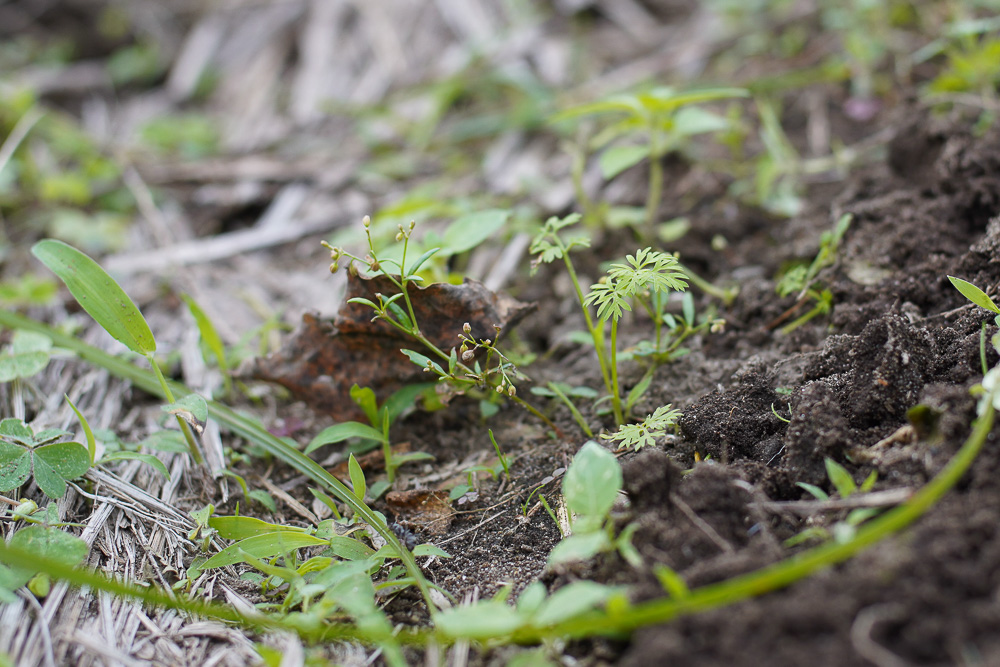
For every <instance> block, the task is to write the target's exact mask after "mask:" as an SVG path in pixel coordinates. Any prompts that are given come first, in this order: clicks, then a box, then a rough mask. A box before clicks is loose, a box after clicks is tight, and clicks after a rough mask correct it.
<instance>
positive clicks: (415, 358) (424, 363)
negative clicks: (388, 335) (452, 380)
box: [400, 350, 445, 375]
mask: <svg viewBox="0 0 1000 667" xmlns="http://www.w3.org/2000/svg"><path fill="white" fill-rule="evenodd" d="M400 352H402V353H403V354H405V355H406V358H407V359H409V360H410V361H412V362H413V363H415V364H416V365H417V366H420V367H421V368H427V367H428V364H429V365H430V368H433V369H434V370H435V371H437V372H438V373H440V374H441V375H445V372H444V369H443V368H441V365H440V364H438V363H437V362H436V361H433V360H431V359H430V358H429V357H426V356H424V355H422V354H420V353H419V352H414V351H413V350H400Z"/></svg>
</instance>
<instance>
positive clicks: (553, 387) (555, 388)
mask: <svg viewBox="0 0 1000 667" xmlns="http://www.w3.org/2000/svg"><path fill="white" fill-rule="evenodd" d="M547 386H548V388H549V391H551V392H552V393H553V394H555V395H556V396H558V397H559V400H560V401H562V402H563V404H565V406H566V407H567V408H569V412H570V414H571V415H573V419H574V420H575V421H576V423H577V426H579V427H580V429H581V430H582V431H583V432H584V433H585V434H586V435H587V437H588V438H593V437H594V432H593V431H592V430H591V429H590V426H588V425H587V422H586V420H585V419H584V418H583V415H581V414H580V411H579V410H577V408H576V406H575V405H573V401H571V400H570V399H569V396H567V395H566V394H565V393H564V392H563V391H562V390H561V389H560V388H559V385H558V384H556V383H555V382H549V383H548V385H547Z"/></svg>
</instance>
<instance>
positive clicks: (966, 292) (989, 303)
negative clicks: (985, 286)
mask: <svg viewBox="0 0 1000 667" xmlns="http://www.w3.org/2000/svg"><path fill="white" fill-rule="evenodd" d="M948 280H950V281H951V284H952V285H954V286H955V289H957V290H958V291H959V292H961V293H962V295H963V296H964V297H965V298H966V299H968V300H969V301H971V302H972V303H974V304H976V305H977V306H979V307H980V308H985V309H986V310H989V311H991V312H994V313H996V314H998V315H1000V307H998V306H997V305H996V304H995V303H993V299H991V298H990V297H989V295H988V294H986V292H984V291H983V290H981V289H979V288H978V287H976V286H975V285H973V284H972V283H970V282H967V281H965V280H962V279H961V278H956V277H955V276H948Z"/></svg>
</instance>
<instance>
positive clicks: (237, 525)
mask: <svg viewBox="0 0 1000 667" xmlns="http://www.w3.org/2000/svg"><path fill="white" fill-rule="evenodd" d="M208 525H209V526H211V527H212V528H214V529H215V530H217V531H218V532H219V536H220V537H222V538H224V539H227V540H245V539H246V538H248V537H253V536H254V535H264V534H266V533H280V532H289V533H304V532H305V528H299V527H297V526H279V525H277V524H273V523H268V522H267V521H261V520H260V519H256V518H254V517H251V516H213V517H211V518H210V519H209V520H208Z"/></svg>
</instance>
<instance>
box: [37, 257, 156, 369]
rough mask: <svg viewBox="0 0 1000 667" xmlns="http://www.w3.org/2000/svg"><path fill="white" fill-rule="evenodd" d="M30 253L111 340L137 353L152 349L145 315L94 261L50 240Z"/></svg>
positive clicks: (153, 344) (152, 345)
mask: <svg viewBox="0 0 1000 667" xmlns="http://www.w3.org/2000/svg"><path fill="white" fill-rule="evenodd" d="M31 252H32V254H33V255H34V256H35V257H37V258H38V259H39V260H40V261H41V262H42V263H43V264H45V266H47V267H49V269H50V270H51V271H52V272H53V273H55V274H56V275H57V276H59V278H60V279H61V280H62V281H63V282H64V283H66V287H67V288H68V289H69V291H70V294H72V295H73V297H74V298H75V299H76V300H77V301H78V302H79V304H80V306H81V307H82V308H83V309H84V310H85V311H87V312H88V313H89V314H90V316H91V317H93V318H94V321H96V322H97V323H98V324H100V325H101V326H102V327H104V330H105V331H107V332H108V333H109V334H111V336H112V337H113V338H114V339H115V340H117V341H119V342H121V343H122V344H124V345H125V346H126V347H127V348H129V349H130V350H132V351H133V352H136V353H138V354H142V355H148V354H151V353H153V352H155V351H156V339H154V338H153V333H152V332H151V331H150V330H149V324H147V323H146V318H144V317H143V316H142V313H141V312H139V309H138V308H136V305H135V304H134V303H133V302H132V299H130V298H129V296H128V294H126V293H125V290H123V289H122V288H121V286H120V285H119V284H118V283H116V282H115V281H114V279H113V278H112V277H111V276H109V275H108V274H107V272H106V271H105V270H104V269H102V268H101V267H100V265H98V263H97V262H95V261H94V260H93V259H91V258H90V257H88V256H87V255H85V254H84V253H82V252H80V251H79V250H77V249H76V248H74V247H73V246H70V245H67V244H65V243H63V242H62V241H56V240H54V239H45V240H44V241H39V242H38V243H36V244H35V245H34V246H33V247H32V248H31Z"/></svg>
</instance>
